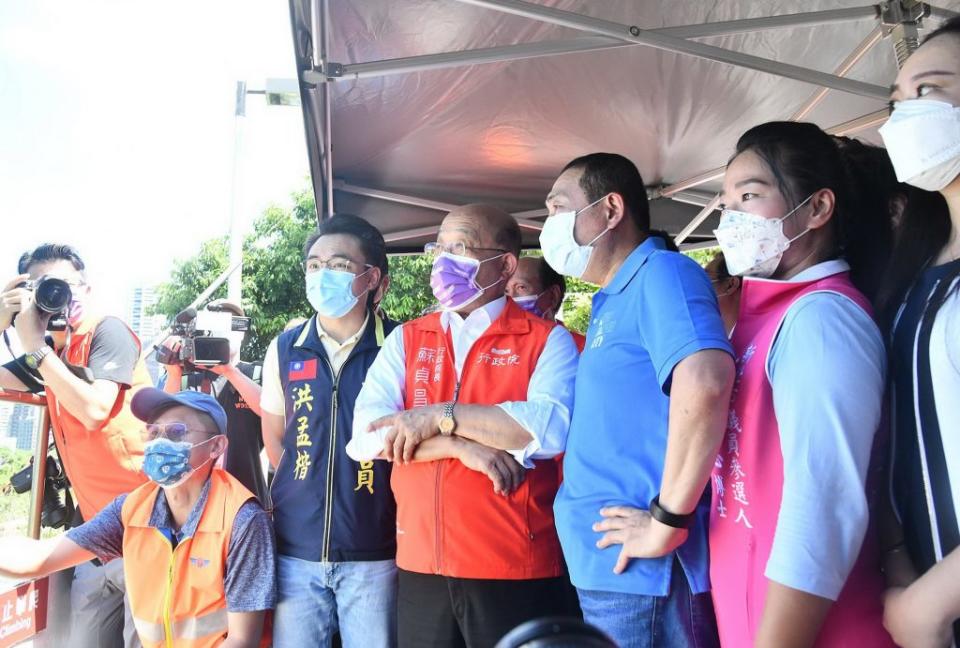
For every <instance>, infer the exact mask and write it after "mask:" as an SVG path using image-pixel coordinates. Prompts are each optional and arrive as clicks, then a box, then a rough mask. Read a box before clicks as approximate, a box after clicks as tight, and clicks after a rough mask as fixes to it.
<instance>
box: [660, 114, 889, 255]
mask: <svg viewBox="0 0 960 648" xmlns="http://www.w3.org/2000/svg"><path fill="white" fill-rule="evenodd" d="M887 117H888V114H887V111H886V110H878V111H876V112H872V113H868V114H866V115H861V116H860V117H857V118H856V119H851V120H849V121H845V122H843V123H842V124H837V125H836V126H832V127H831V128H828V129H826V131H825V132H827V133H829V134H830V135H838V136H843V135H849V134H851V133H855V132H857V131H861V130H864V129H866V128H871V127H873V126H877V125H879V124H882V123H883V122H885V121H886V120H887ZM725 170H726V167H721V168H719V169H714V170H713V171H708V172H707V173H704V174H701V175H699V176H697V178H703V177H706V176H711V178H710V179H711V180H713V179H716V178H722V177H723V173H724V171H725ZM704 182H707V180H704ZM665 191H666V190H665ZM680 191H683V190H682V189H681V190H678V191H674V192H673V193H674V194H676V193H679V192H680ZM664 195H667V194H666V193H665V192H664ZM719 203H720V194H717V195H716V196H714V198H713V200H711V201H710V202H708V203H707V204H706V206H704V208H703V209H702V210H700V212H699V213H698V214H697V215H696V216H694V217H693V220H691V221H690V222H689V223H687V225H686V227H684V228H683V229H682V230H680V233H679V234H677V236H676V237H674V241H675V242H676V244H677V245H680V244H681V243H683V241H685V240H686V239H687V237H689V236H690V235H691V234H693V233H694V232H695V231H696V229H697V228H698V227H700V225H701V224H702V223H703V221H705V220H707V217H708V216H710V214H712V213H713V211H714V210H715V209H716V208H717V205H718V204H719Z"/></svg>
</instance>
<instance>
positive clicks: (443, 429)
mask: <svg viewBox="0 0 960 648" xmlns="http://www.w3.org/2000/svg"><path fill="white" fill-rule="evenodd" d="M454 405H456V401H449V402H447V403H446V404H444V406H443V416H442V417H441V418H440V426H439V427H440V434H442V435H443V436H450V435H451V434H453V431H454V430H456V429H457V420H456V419H455V418H453V406H454Z"/></svg>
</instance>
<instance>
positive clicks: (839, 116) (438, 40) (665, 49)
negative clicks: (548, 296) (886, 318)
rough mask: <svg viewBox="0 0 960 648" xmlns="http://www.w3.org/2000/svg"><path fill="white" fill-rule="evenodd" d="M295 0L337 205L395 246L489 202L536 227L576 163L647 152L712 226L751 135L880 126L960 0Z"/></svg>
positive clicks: (669, 191) (660, 190) (673, 224)
mask: <svg viewBox="0 0 960 648" xmlns="http://www.w3.org/2000/svg"><path fill="white" fill-rule="evenodd" d="M862 2H863V0H859V1H858V0H852V1H840V2H828V1H827V0H808V1H807V2H799V1H790V0H773V1H769V2H748V1H745V0H714V1H712V2H705V1H703V0H648V1H644V2H640V1H637V0H540V1H539V2H530V1H525V0H362V1H358V0H290V8H291V19H292V27H293V36H294V42H295V53H296V57H297V67H298V74H299V80H300V94H301V100H302V106H303V113H304V121H305V126H306V137H307V149H308V152H309V156H310V166H311V174H312V178H313V186H314V191H315V192H316V196H317V205H318V212H320V216H321V217H323V216H324V215H329V214H332V213H334V212H335V211H336V212H347V213H354V214H357V215H360V216H362V217H364V218H366V219H367V220H369V221H371V222H372V223H374V224H375V225H376V226H377V227H379V228H380V229H381V231H382V232H384V235H385V237H386V239H387V241H388V244H389V245H390V247H391V249H392V250H393V251H398V252H402V251H416V250H418V249H422V245H423V244H424V243H425V242H427V241H430V240H432V239H433V238H434V237H435V235H436V228H437V226H438V224H439V222H440V220H441V218H442V217H443V215H444V214H445V213H446V212H447V211H449V210H450V209H451V208H452V206H454V205H456V204H465V203H469V202H489V203H493V204H495V205H498V206H501V207H503V208H505V209H508V210H510V211H512V212H514V214H515V215H516V216H517V218H518V220H519V222H520V224H521V227H522V228H523V230H524V234H525V242H526V243H528V244H531V245H536V239H537V235H538V232H539V229H540V227H541V224H542V221H543V218H544V217H545V216H546V212H545V210H544V209H543V199H544V197H545V196H546V194H547V191H548V190H549V188H550V185H551V184H552V182H553V180H554V179H555V177H556V175H557V173H558V172H559V170H560V169H561V168H562V166H563V165H564V164H565V163H566V162H568V161H569V160H571V159H572V158H574V157H577V156H579V155H583V154H585V153H591V152H595V151H610V152H616V153H621V154H623V155H625V156H627V157H628V158H630V159H631V160H633V161H634V162H635V163H636V164H637V166H638V167H639V169H640V172H641V174H642V175H643V178H644V180H645V181H646V183H647V187H648V193H649V195H650V198H651V199H652V202H651V213H652V220H653V226H654V227H656V228H660V229H665V230H667V231H668V232H669V233H670V234H672V235H674V236H676V237H677V240H678V242H680V243H683V244H685V245H687V246H695V245H702V244H706V243H709V242H710V240H711V239H712V234H711V231H712V229H713V228H714V227H715V225H716V220H717V217H718V214H717V213H716V212H715V210H714V206H715V204H716V201H715V199H714V196H715V194H716V191H717V190H718V188H719V185H720V179H721V177H722V172H723V165H724V163H725V162H726V160H727V159H728V158H729V156H730V154H731V153H732V151H733V147H734V144H735V142H736V140H737V138H738V137H739V136H740V134H742V133H743V132H744V131H745V130H747V129H748V128H750V127H751V126H753V125H755V124H758V123H762V122H765V121H771V120H778V119H795V120H805V121H813V122H815V123H817V124H818V125H820V126H821V127H823V128H825V129H829V131H830V132H832V133H836V134H843V135H856V136H858V137H861V138H863V139H866V140H868V141H873V142H879V138H878V136H877V133H876V128H877V127H879V126H880V125H881V124H882V123H883V121H884V120H885V119H886V115H887V106H886V103H887V93H888V90H887V87H888V86H889V84H890V83H891V82H892V80H893V78H894V76H895V74H896V70H897V63H898V59H899V60H902V59H903V58H905V57H906V56H907V55H908V54H909V52H910V51H912V49H913V48H915V46H916V41H917V38H918V36H919V37H922V35H923V33H924V31H929V30H930V29H932V28H935V27H936V26H937V25H938V24H939V23H940V21H942V20H943V19H945V18H947V17H950V16H952V15H955V12H957V11H960V0H942V1H941V2H940V4H939V6H931V5H928V4H925V3H920V2H916V1H914V0H893V1H891V2H884V3H881V4H879V5H871V4H862Z"/></svg>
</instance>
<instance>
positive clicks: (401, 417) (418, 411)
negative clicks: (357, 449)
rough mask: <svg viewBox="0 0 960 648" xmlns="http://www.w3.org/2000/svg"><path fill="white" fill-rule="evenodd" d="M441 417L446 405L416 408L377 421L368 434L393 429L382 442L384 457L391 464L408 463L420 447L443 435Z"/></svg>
mask: <svg viewBox="0 0 960 648" xmlns="http://www.w3.org/2000/svg"><path fill="white" fill-rule="evenodd" d="M442 417H443V405H427V406H426V407H414V408H413V409H408V410H406V411H404V412H397V413H396V414H390V415H388V416H384V417H382V418H379V419H377V420H376V421H374V422H372V423H371V424H370V425H369V426H368V427H367V431H368V432H373V431H374V430H379V429H381V428H385V427H388V426H389V427H391V430H390V431H389V432H388V433H387V436H386V437H385V438H384V440H383V456H384V458H385V459H387V460H388V461H395V462H397V463H409V462H410V461H413V455H414V453H415V452H416V450H417V446H419V445H420V444H421V443H423V442H424V441H426V440H427V439H429V438H430V437H433V436H436V435H438V434H439V433H440V419H441V418H442Z"/></svg>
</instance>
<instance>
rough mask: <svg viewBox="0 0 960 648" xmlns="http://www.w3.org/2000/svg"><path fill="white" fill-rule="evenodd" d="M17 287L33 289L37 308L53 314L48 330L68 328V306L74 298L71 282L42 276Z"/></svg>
mask: <svg viewBox="0 0 960 648" xmlns="http://www.w3.org/2000/svg"><path fill="white" fill-rule="evenodd" d="M17 287H18V288H26V289H27V290H32V291H33V301H34V303H35V304H36V305H37V308H38V309H40V310H41V311H42V312H44V313H48V314H50V315H52V317H51V318H50V322H49V323H48V324H47V330H50V331H62V330H64V329H66V328H67V307H68V306H70V301H71V300H72V299H73V291H71V290H70V284H69V283H67V282H66V281H64V280H63V279H57V278H56V277H40V278H39V279H33V280H31V281H24V282H22V283H21V284H20V285H19V286H17Z"/></svg>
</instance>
